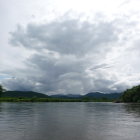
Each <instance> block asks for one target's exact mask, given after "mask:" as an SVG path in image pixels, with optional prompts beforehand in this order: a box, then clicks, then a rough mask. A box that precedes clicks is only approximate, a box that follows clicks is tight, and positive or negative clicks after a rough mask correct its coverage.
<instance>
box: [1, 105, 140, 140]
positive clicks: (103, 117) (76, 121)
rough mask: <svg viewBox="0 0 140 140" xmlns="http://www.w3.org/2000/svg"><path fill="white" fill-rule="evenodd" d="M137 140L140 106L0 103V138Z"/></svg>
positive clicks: (5, 139)
mask: <svg viewBox="0 0 140 140" xmlns="http://www.w3.org/2000/svg"><path fill="white" fill-rule="evenodd" d="M132 139H133V140H140V105H138V104H116V103H0V140H132Z"/></svg>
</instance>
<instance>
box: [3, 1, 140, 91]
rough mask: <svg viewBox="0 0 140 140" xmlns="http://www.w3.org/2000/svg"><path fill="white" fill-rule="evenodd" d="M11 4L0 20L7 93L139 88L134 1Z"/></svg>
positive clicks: (136, 3)
mask: <svg viewBox="0 0 140 140" xmlns="http://www.w3.org/2000/svg"><path fill="white" fill-rule="evenodd" d="M13 2H15V3H17V4H16V7H15V8H14V7H13V6H10V5H8V6H7V4H6V3H7V1H6V2H5V3H2V4H3V8H2V9H1V10H2V12H4V13H5V14H6V12H5V10H6V9H5V8H8V9H9V12H8V13H7V14H6V15H0V16H1V17H3V16H7V17H9V18H8V19H5V20H4V21H3V27H4V28H2V27H0V29H1V31H2V33H4V34H3V36H2V41H1V45H2V46H0V47H1V48H2V51H1V52H0V55H1V61H0V64H1V68H0V73H1V75H3V74H7V75H8V76H9V77H14V78H11V79H10V80H9V79H7V78H0V79H1V82H2V83H3V84H4V85H5V86H6V87H7V88H8V89H11V90H34V91H40V92H45V93H48V94H54V93H75V94H76V93H87V92H90V91H102V92H120V91H123V90H124V89H126V88H128V87H131V86H133V85H136V84H139V83H140V81H139V78H140V75H139V70H140V67H139V61H138V60H139V52H140V49H139V33H140V26H139V25H140V24H139V23H140V22H139V17H140V14H139V8H138V7H137V5H138V3H139V2H138V1H137V0H134V1H131V0H129V1H126V0H124V1H122V0H113V1H112V0H105V1H102V4H101V1H100V0H99V1H97V0H93V1H91V0H87V1H82V2H81V1H77V2H76V3H75V1H73V0H71V1H67V0H66V1H63V0H60V1H59V2H58V1H57V2H56V1H55V0H54V1H46V2H45V1H43V0H41V3H38V2H37V1H35V2H34V4H33V5H32V3H33V1H32V0H29V3H28V5H27V1H24V2H23V3H22V6H21V5H20V4H19V3H18V2H17V0H13ZM62 3H63V4H62ZM79 3H80V4H79ZM64 5H65V6H64ZM134 7H135V9H134ZM25 9H26V10H25ZM36 9H37V10H36ZM40 9H41V10H40ZM67 11H69V12H67ZM11 17H13V19H12V18H11ZM44 19H45V20H44ZM10 23H11V24H10ZM17 23H19V24H18V26H17ZM15 26H17V28H16V30H14V27H15ZM5 32H6V33H5ZM8 32H10V38H11V40H10V44H8V41H7V40H8V39H7V38H9V34H8ZM1 77H2V76H1Z"/></svg>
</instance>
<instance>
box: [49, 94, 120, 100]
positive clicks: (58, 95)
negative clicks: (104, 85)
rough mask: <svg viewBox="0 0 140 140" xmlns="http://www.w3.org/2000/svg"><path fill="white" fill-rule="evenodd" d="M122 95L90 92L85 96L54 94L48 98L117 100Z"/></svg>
mask: <svg viewBox="0 0 140 140" xmlns="http://www.w3.org/2000/svg"><path fill="white" fill-rule="evenodd" d="M121 95H122V94H121V93H100V92H91V93H88V94H85V95H80V94H67V95H64V94H56V95H51V96H50V97H55V98H96V99H99V98H107V99H118V98H119V97H120V96H121Z"/></svg>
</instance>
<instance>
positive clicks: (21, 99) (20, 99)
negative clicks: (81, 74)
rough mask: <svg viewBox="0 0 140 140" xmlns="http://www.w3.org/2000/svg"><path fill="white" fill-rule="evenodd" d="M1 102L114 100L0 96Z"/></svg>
mask: <svg viewBox="0 0 140 140" xmlns="http://www.w3.org/2000/svg"><path fill="white" fill-rule="evenodd" d="M0 102H113V100H112V99H102V98H101V99H84V98H74V99H72V98H67V99H64V98H36V97H34V98H7V97H6V98H0Z"/></svg>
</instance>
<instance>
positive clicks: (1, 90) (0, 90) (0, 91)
mask: <svg viewBox="0 0 140 140" xmlns="http://www.w3.org/2000/svg"><path fill="white" fill-rule="evenodd" d="M4 91H5V89H4V88H3V87H2V85H0V96H1V95H2V93H3V92H4Z"/></svg>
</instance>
